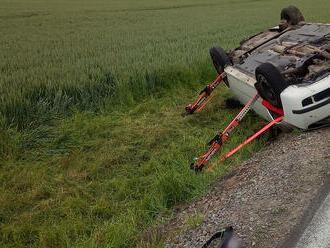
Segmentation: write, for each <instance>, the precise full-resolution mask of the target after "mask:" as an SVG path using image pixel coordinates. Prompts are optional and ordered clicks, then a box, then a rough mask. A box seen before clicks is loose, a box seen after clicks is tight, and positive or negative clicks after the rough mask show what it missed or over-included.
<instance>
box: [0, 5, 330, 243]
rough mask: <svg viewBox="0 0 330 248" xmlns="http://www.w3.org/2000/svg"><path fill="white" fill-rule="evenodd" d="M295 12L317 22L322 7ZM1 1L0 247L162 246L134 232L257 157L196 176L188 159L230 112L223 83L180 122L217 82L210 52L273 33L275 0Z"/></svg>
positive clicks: (246, 127) (245, 130)
mask: <svg viewBox="0 0 330 248" xmlns="http://www.w3.org/2000/svg"><path fill="white" fill-rule="evenodd" d="M293 3H295V4H297V5H298V6H299V7H300V8H301V9H302V11H303V12H304V14H305V17H306V19H307V20H309V21H318V22H329V17H328V9H329V8H327V7H326V6H327V5H329V4H328V3H327V1H321V0H316V1H313V3H311V2H310V1H308V0H300V1H298V0H297V1H293ZM0 4H1V9H0V32H1V34H2V36H1V38H0V247H15V248H16V247H161V242H160V241H159V238H158V237H156V236H157V235H156V234H155V235H151V238H145V237H146V236H145V233H146V232H149V230H153V228H154V227H155V226H157V225H161V223H162V222H164V221H166V220H167V218H169V217H170V216H171V209H172V207H173V206H175V205H177V204H180V203H182V202H185V201H189V200H191V199H194V198H196V197H199V196H200V195H201V194H203V192H205V190H207V186H208V185H209V184H210V183H211V182H212V181H214V180H215V179H216V178H219V177H221V176H222V175H224V174H226V173H227V171H228V170H230V168H232V167H234V166H235V165H237V164H238V163H239V162H240V161H242V160H243V159H245V158H247V157H249V156H250V154H251V153H252V152H253V151H255V150H258V149H260V148H261V146H262V142H261V144H256V143H253V144H251V145H250V146H248V147H246V148H245V149H243V151H241V152H239V153H238V154H237V155H236V156H234V157H233V158H231V159H230V160H229V161H227V162H226V163H225V165H226V166H227V167H220V166H219V167H217V168H216V170H214V171H212V172H211V173H205V174H199V175H196V174H195V173H193V172H192V171H190V170H189V168H188V164H189V162H191V159H192V157H193V156H196V155H199V154H201V153H203V152H205V151H206V150H207V149H208V147H207V146H206V145H205V143H207V142H208V141H209V140H210V139H211V138H213V136H214V135H215V133H216V132H217V131H218V130H221V129H222V128H224V127H225V125H226V124H227V123H228V122H229V121H230V120H231V118H233V117H234V115H235V113H236V111H232V110H224V109H222V108H221V105H222V104H223V102H224V99H225V98H226V97H228V96H229V95H230V94H229V92H228V91H227V90H226V89H225V88H224V87H221V88H220V90H218V93H217V96H218V97H216V98H214V99H213V100H212V103H211V104H210V105H209V106H208V107H207V108H206V109H205V110H203V112H201V113H200V114H198V115H195V116H189V117H186V118H182V117H181V116H180V114H181V112H182V110H183V108H184V106H185V105H186V104H187V103H189V102H192V101H193V100H194V99H195V97H196V93H198V92H199V90H200V89H201V88H202V87H203V86H204V84H205V83H206V82H209V81H211V80H212V79H214V77H215V76H216V74H215V72H214V69H213V68H212V65H211V62H210V61H209V58H208V50H209V48H210V47H211V46H213V45H215V44H221V45H222V46H223V47H224V48H226V49H228V48H234V47H235V46H236V45H237V44H239V41H240V40H241V39H243V38H246V37H247V36H249V35H251V34H254V33H256V32H258V31H262V30H263V29H264V28H266V27H269V26H273V25H276V24H277V23H278V19H279V12H280V9H281V8H282V7H284V6H286V5H287V1H285V0H279V1H276V2H275V1H266V0H259V1H256V0H253V1H252V0H234V1H229V0H223V1H215V0H206V1H205V0H204V1H197V0H182V1H171V0H170V1H169V0H167V1H166V0H160V1H157V2H155V1H150V0H141V1H132V0H126V1H119V0H108V1H106V0H98V1H83V0H80V1H73V0H71V1H56V2H55V1H49V0H48V1H41V0H40V1H29V2H26V1H9V0H0ZM328 7H329V6H328ZM256 120H259V119H258V118H257V117H256V116H255V115H254V114H250V115H248V117H247V119H246V120H245V121H244V122H243V123H242V126H241V127H240V128H239V129H238V130H237V131H235V135H234V136H233V137H231V139H230V141H229V142H228V144H227V145H226V147H225V149H224V150H223V153H224V152H227V151H229V150H230V149H231V148H233V147H235V146H236V145H237V144H239V143H240V141H242V140H243V139H244V138H245V137H246V136H248V135H250V134H251V133H252V130H253V129H254V128H256V127H257V126H258V123H256ZM219 156H220V154H219ZM151 233H152V231H151ZM152 237H154V238H152Z"/></svg>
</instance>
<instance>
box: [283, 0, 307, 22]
mask: <svg viewBox="0 0 330 248" xmlns="http://www.w3.org/2000/svg"><path fill="white" fill-rule="evenodd" d="M281 20H286V21H287V23H288V24H289V25H297V24H298V23H299V22H302V21H305V18H304V16H303V14H302V13H301V11H300V10H299V9H298V8H297V7H296V6H293V5H291V6H288V7H286V8H284V9H282V11H281Z"/></svg>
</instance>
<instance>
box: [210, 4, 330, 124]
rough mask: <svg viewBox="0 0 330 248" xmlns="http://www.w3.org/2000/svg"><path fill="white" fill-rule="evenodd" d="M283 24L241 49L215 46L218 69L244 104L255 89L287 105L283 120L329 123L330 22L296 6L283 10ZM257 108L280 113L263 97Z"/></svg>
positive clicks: (279, 104)
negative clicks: (311, 18)
mask: <svg viewBox="0 0 330 248" xmlns="http://www.w3.org/2000/svg"><path fill="white" fill-rule="evenodd" d="M281 19H282V20H281V24H280V25H279V26H278V27H275V28H271V29H269V30H266V31H264V32H262V33H260V34H257V35H255V36H253V37H251V38H249V39H247V40H245V41H243V42H241V46H240V47H239V48H237V49H235V50H232V51H228V52H225V51H224V50H223V49H222V48H221V47H213V48H212V49H211V50H210V53H211V57H212V60H213V63H214V65H215V67H216V69H217V71H218V72H219V74H220V73H222V72H223V71H225V72H226V74H227V79H228V80H227V86H228V87H229V88H230V90H231V92H232V93H233V94H234V96H235V97H236V98H237V99H238V100H239V101H240V102H241V103H243V104H246V103H247V102H248V100H249V99H250V98H251V97H252V96H253V95H254V94H255V92H256V90H257V91H258V93H259V95H260V96H261V97H262V98H263V99H264V100H266V101H268V102H269V103H271V104H272V105H273V106H275V107H278V108H282V109H283V111H284V118H283V121H282V124H290V125H293V126H296V127H298V128H301V129H309V128H314V127H317V126H320V125H323V124H326V123H329V120H328V118H329V116H330V53H329V52H330V25H329V24H317V23H306V22H305V21H304V18H303V16H302V14H301V12H300V11H299V10H298V9H297V8H296V7H294V6H289V7H287V8H285V9H283V10H282V13H281ZM253 109H254V110H255V111H256V112H257V113H258V114H259V115H261V116H262V117H264V118H265V119H267V120H272V119H274V118H275V117H276V116H277V114H275V113H274V112H273V111H270V110H269V109H267V108H265V107H264V106H263V105H262V104H261V100H260V99H259V100H258V102H257V103H256V104H254V106H253Z"/></svg>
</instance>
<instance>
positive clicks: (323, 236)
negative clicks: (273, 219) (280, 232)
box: [282, 177, 330, 248]
mask: <svg viewBox="0 0 330 248" xmlns="http://www.w3.org/2000/svg"><path fill="white" fill-rule="evenodd" d="M284 247H286V248H289V247H292V248H330V178H329V177H328V179H327V181H326V182H325V184H324V185H323V187H322V188H321V190H320V191H319V193H318V194H317V195H316V196H315V198H314V200H313V201H312V203H311V204H310V206H309V209H308V211H307V212H306V213H305V215H304V217H303V219H302V221H301V222H300V223H299V224H298V225H297V226H296V228H295V229H294V231H293V232H292V233H291V235H290V237H289V239H288V240H286V242H284V244H283V246H282V248H284Z"/></svg>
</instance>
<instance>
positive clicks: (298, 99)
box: [225, 66, 330, 129]
mask: <svg viewBox="0 0 330 248" xmlns="http://www.w3.org/2000/svg"><path fill="white" fill-rule="evenodd" d="M225 72H226V73H227V77H228V82H229V88H230V91H231V92H232V94H233V95H234V96H235V97H236V98H237V99H238V100H239V101H240V102H241V103H242V104H246V103H247V102H248V100H249V99H250V98H251V97H253V95H254V94H255V93H256V92H257V91H256V89H255V87H254V84H255V83H256V79H255V78H254V77H252V76H250V75H249V74H247V73H244V72H242V71H240V70H239V69H237V68H235V67H233V66H227V67H226V68H225ZM329 91H330V75H328V76H327V77H325V78H323V79H321V80H319V81H317V82H314V83H313V84H309V85H290V86H288V87H287V88H286V89H285V90H284V91H283V92H282V93H281V95H280V97H281V101H282V105H283V111H284V118H283V121H282V122H281V124H282V125H290V126H295V127H298V128H301V129H310V128H312V127H313V124H315V123H317V122H319V121H321V120H325V119H327V118H329V117H330V93H329ZM319 93H321V95H322V97H318V96H319V95H320V94H319ZM318 94H319V95H318ZM320 98H321V99H320ZM306 99H308V104H307V105H306V104H305V106H303V101H305V102H306ZM261 101H262V99H259V100H258V101H257V102H256V103H255V104H254V106H253V110H254V111H255V112H256V113H257V114H258V115H260V116H261V117H263V118H264V119H266V120H268V121H272V120H273V119H274V118H273V115H272V113H271V112H270V111H269V110H268V109H267V108H266V107H264V106H263V105H262V104H261Z"/></svg>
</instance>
